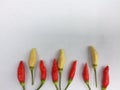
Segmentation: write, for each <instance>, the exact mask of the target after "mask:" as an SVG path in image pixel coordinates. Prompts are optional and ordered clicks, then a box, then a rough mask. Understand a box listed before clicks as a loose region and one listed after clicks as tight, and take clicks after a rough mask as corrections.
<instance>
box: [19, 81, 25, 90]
mask: <svg viewBox="0 0 120 90" xmlns="http://www.w3.org/2000/svg"><path fill="white" fill-rule="evenodd" d="M20 85H21V86H22V88H23V90H25V83H24V82H22V83H20Z"/></svg>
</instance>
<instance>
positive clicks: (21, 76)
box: [17, 46, 109, 90]
mask: <svg viewBox="0 0 120 90" xmlns="http://www.w3.org/2000/svg"><path fill="white" fill-rule="evenodd" d="M89 48H90V54H91V59H92V64H93V69H94V73H95V83H96V87H97V74H96V68H97V66H98V54H97V52H96V50H95V48H94V47H93V46H90V47H89ZM36 60H37V53H36V49H35V48H33V49H32V50H31V52H30V56H29V63H28V64H29V69H30V72H31V77H32V85H33V84H34V76H33V72H34V67H35V65H36ZM64 64H65V54H64V50H63V49H60V52H59V57H58V61H57V60H56V59H54V60H53V65H52V80H53V83H54V85H55V88H56V90H61V77H62V71H63V68H64ZM76 65H77V61H76V60H75V61H73V63H72V66H71V69H70V72H69V77H68V83H67V85H66V87H65V89H64V90H67V88H68V87H69V85H70V84H71V82H72V80H73V78H74V76H75V72H76ZM39 68H40V72H41V76H40V78H41V83H40V85H39V87H38V88H37V89H36V90H39V89H40V88H41V87H42V86H43V84H44V83H45V80H46V74H47V69H46V66H45V64H44V61H43V60H40V63H39ZM82 77H83V80H84V82H85V83H86V85H87V87H88V89H89V90H91V87H90V85H89V68H88V64H87V63H85V65H84V68H83V72H82ZM17 78H18V81H19V82H20V85H21V86H22V88H23V90H25V66H24V62H23V61H22V60H21V61H20V63H19V66H18V71H17ZM58 83H59V85H58ZM108 84H109V66H106V67H105V68H104V70H103V78H102V88H101V89H102V90H106V88H107V86H108Z"/></svg>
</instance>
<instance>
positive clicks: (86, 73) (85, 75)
mask: <svg viewBox="0 0 120 90" xmlns="http://www.w3.org/2000/svg"><path fill="white" fill-rule="evenodd" d="M82 76H83V80H84V82H85V83H86V85H87V87H88V89H89V90H91V88H90V85H89V70H88V65H87V63H86V64H85V65H84V68H83V73H82Z"/></svg>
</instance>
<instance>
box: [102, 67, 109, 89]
mask: <svg viewBox="0 0 120 90" xmlns="http://www.w3.org/2000/svg"><path fill="white" fill-rule="evenodd" d="M108 85H109V66H106V67H105V68H104V70H103V79H102V90H106V88H107V86H108Z"/></svg>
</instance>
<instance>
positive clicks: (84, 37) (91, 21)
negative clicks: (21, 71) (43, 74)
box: [0, 0, 120, 90]
mask: <svg viewBox="0 0 120 90" xmlns="http://www.w3.org/2000/svg"><path fill="white" fill-rule="evenodd" d="M119 9H120V0H1V1H0V89H2V90H22V89H21V87H20V85H19V83H18V80H17V77H16V72H17V67H18V63H19V61H20V60H21V59H23V60H24V61H25V63H26V70H27V76H26V90H35V88H36V87H37V86H38V85H39V82H40V81H39V69H38V64H37V67H36V69H35V70H36V71H35V85H34V86H31V76H30V72H29V70H28V65H27V62H28V55H29V51H30V50H31V48H33V47H36V48H37V51H38V56H39V59H38V61H39V60H40V59H44V60H45V64H46V66H47V70H48V72H47V73H48V75H47V81H46V83H45V85H44V86H43V87H42V88H41V90H46V89H48V87H49V90H55V88H54V85H53V83H52V80H51V69H50V68H51V65H52V63H51V62H50V61H52V60H53V58H54V57H56V56H57V53H58V50H59V49H60V48H63V49H65V53H66V59H67V60H66V65H65V68H64V71H63V76H64V77H63V78H62V82H63V83H62V88H64V87H65V85H66V84H67V75H68V71H69V68H70V65H71V62H72V60H74V59H76V60H78V64H77V72H76V75H75V78H74V80H73V82H72V84H71V85H70V87H69V88H68V90H87V87H86V85H85V84H84V82H83V80H82V77H81V71H82V65H83V64H84V63H85V62H90V59H89V56H88V46H89V45H94V46H95V47H96V49H97V51H98V53H99V66H98V77H99V78H98V89H96V88H95V83H94V74H93V70H92V67H91V64H89V66H90V86H91V88H92V90H100V86H101V69H102V68H103V66H105V65H109V66H110V85H109V87H108V90H114V89H117V88H119V81H120V78H119V76H120V71H119V70H118V68H119V65H120V55H119V53H120V41H119V40H118V38H119V35H120V34H119V30H120V10H119Z"/></svg>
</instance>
